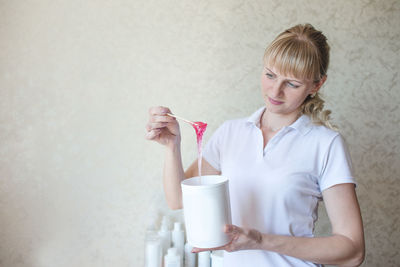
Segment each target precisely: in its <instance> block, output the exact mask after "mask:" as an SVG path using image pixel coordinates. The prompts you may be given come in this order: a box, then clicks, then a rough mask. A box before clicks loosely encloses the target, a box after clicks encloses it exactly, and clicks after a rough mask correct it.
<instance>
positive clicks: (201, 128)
mask: <svg viewBox="0 0 400 267" xmlns="http://www.w3.org/2000/svg"><path fill="white" fill-rule="evenodd" d="M192 125H193V128H194V130H195V131H196V136H197V149H198V154H197V161H198V163H197V164H198V167H199V176H200V181H201V159H202V152H201V144H202V141H203V134H204V132H205V131H206V128H207V123H204V122H201V121H196V122H195V123H194V124H192Z"/></svg>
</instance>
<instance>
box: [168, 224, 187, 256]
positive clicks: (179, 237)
mask: <svg viewBox="0 0 400 267" xmlns="http://www.w3.org/2000/svg"><path fill="white" fill-rule="evenodd" d="M171 235H172V246H174V247H176V248H177V249H178V253H179V254H180V255H181V256H182V259H183V256H184V255H185V231H183V229H182V224H181V223H180V222H175V223H174V230H173V231H172V234H171ZM182 264H183V262H182Z"/></svg>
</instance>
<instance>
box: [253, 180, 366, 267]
mask: <svg viewBox="0 0 400 267" xmlns="http://www.w3.org/2000/svg"><path fill="white" fill-rule="evenodd" d="M322 195H323V198H324V202H325V207H326V210H327V213H328V216H329V219H330V221H331V224H332V235H331V236H328V237H315V238H305V237H304V238H303V237H290V236H278V235H268V234H264V235H262V242H261V244H260V247H261V249H265V250H270V251H275V252H278V253H281V254H285V255H288V256H292V257H296V258H300V259H304V260H307V261H311V262H315V263H321V264H333V265H339V266H358V265H360V264H361V263H362V262H363V260H364V231H363V224H362V219H361V213H360V207H359V204H358V201H357V196H356V193H355V190H354V185H353V184H339V185H336V186H333V187H331V188H328V189H326V190H324V191H323V192H322Z"/></svg>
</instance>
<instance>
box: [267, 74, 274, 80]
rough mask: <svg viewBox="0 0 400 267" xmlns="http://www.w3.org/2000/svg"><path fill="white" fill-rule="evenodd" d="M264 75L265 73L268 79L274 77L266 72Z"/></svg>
mask: <svg viewBox="0 0 400 267" xmlns="http://www.w3.org/2000/svg"><path fill="white" fill-rule="evenodd" d="M265 75H266V76H267V77H268V78H269V79H272V78H274V76H273V75H272V74H271V73H268V72H267V73H266V74H265Z"/></svg>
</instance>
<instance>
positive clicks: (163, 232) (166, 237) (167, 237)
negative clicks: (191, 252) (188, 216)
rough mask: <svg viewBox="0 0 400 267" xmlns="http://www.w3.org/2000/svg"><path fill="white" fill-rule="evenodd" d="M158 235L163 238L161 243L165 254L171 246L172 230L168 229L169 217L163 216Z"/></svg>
mask: <svg viewBox="0 0 400 267" xmlns="http://www.w3.org/2000/svg"><path fill="white" fill-rule="evenodd" d="M158 235H159V236H160V238H161V243H162V247H163V255H165V253H167V250H168V249H169V248H170V247H171V231H170V230H169V229H168V219H167V217H165V216H164V217H163V218H162V222H161V227H160V231H158Z"/></svg>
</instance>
